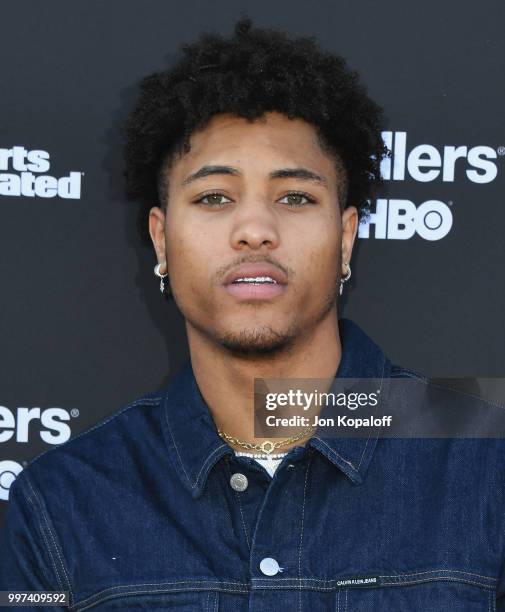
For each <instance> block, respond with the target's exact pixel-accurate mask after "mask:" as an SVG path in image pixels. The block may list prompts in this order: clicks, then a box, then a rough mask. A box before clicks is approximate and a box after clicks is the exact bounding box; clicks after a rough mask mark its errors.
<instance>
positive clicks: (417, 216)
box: [358, 199, 452, 240]
mask: <svg viewBox="0 0 505 612" xmlns="http://www.w3.org/2000/svg"><path fill="white" fill-rule="evenodd" d="M371 225H374V226H375V238H388V239H392V240H407V239H408V238H412V236H413V235H414V234H416V233H417V234H418V235H419V236H420V237H421V238H424V239H425V240H440V239H441V238H443V237H444V236H447V234H448V233H449V230H450V229H451V227H452V212H451V209H450V208H449V207H448V206H447V204H444V202H440V200H428V201H427V202H424V203H423V204H421V205H420V206H417V207H416V205H415V204H414V203H413V202H411V201H410V200H385V199H378V200H377V205H376V208H375V213H372V214H371V215H370V217H369V219H367V221H366V222H364V223H360V226H359V230H358V237H359V238H370V226H371Z"/></svg>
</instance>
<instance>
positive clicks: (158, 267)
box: [154, 264, 168, 293]
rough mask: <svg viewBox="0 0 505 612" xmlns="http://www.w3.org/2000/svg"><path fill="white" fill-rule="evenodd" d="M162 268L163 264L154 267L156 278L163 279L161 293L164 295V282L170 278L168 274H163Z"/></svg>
mask: <svg viewBox="0 0 505 612" xmlns="http://www.w3.org/2000/svg"><path fill="white" fill-rule="evenodd" d="M160 268H161V264H156V265H155V266H154V273H155V274H156V276H157V277H158V278H160V279H161V280H160V291H161V293H164V292H165V281H164V278H165V277H166V276H168V272H166V273H165V274H161V272H160Z"/></svg>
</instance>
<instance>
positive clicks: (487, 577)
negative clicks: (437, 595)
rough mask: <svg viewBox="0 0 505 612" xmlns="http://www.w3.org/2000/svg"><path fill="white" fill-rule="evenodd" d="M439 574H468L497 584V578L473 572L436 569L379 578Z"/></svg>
mask: <svg viewBox="0 0 505 612" xmlns="http://www.w3.org/2000/svg"><path fill="white" fill-rule="evenodd" d="M437 572H451V573H452V574H466V575H467V576H475V577H477V578H485V579H486V580H491V581H492V582H496V581H497V580H496V578H493V577H492V576H483V575H482V574H474V573H473V572H464V571H462V570H455V569H434V570H426V571H425V572H412V573H411V574H389V575H381V576H379V578H402V577H407V576H421V575H423V574H436V573H437Z"/></svg>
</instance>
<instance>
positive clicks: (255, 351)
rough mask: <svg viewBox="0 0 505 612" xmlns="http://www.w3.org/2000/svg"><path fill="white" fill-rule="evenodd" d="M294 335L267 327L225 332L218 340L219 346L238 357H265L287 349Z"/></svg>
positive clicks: (291, 332)
mask: <svg viewBox="0 0 505 612" xmlns="http://www.w3.org/2000/svg"><path fill="white" fill-rule="evenodd" d="M295 337H296V334H295V333H293V330H283V331H276V330H275V329H273V328H272V327H269V326H261V327H255V328H250V329H241V330H239V331H235V332H227V333H225V334H224V335H222V336H220V337H219V338H218V342H219V344H220V345H221V346H222V347H224V348H225V349H227V350H229V351H230V352H232V353H235V354H238V355H251V356H254V355H267V354H273V353H277V352H280V351H283V350H285V349H287V348H288V347H289V346H291V344H292V343H293V341H294V339H295Z"/></svg>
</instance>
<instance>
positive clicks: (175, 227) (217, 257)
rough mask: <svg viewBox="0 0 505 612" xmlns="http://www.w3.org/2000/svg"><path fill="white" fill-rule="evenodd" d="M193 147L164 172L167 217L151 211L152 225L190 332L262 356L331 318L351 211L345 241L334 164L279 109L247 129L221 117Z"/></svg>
mask: <svg viewBox="0 0 505 612" xmlns="http://www.w3.org/2000/svg"><path fill="white" fill-rule="evenodd" d="M190 144H191V151H190V152H189V153H186V154H184V155H182V156H180V157H178V158H177V159H176V160H175V161H174V163H173V164H172V166H171V167H170V169H169V171H168V175H167V178H168V205H167V211H166V215H163V213H162V211H161V210H160V209H159V208H153V209H151V213H150V220H149V223H150V232H151V236H152V238H153V242H154V244H155V248H156V251H157V254H158V260H159V261H160V262H163V261H166V262H167V271H168V275H169V278H170V286H171V289H172V293H173V295H174V299H175V301H176V303H177V305H178V306H179V308H180V310H181V312H182V314H183V315H184V317H185V319H186V323H187V326H188V333H189V334H192V333H198V334H203V335H204V336H205V337H206V338H209V339H212V340H213V341H215V342H217V343H219V344H220V345H222V346H225V347H227V348H229V349H230V350H233V351H238V352H241V353H261V352H271V351H274V350H279V349H280V348H282V347H286V346H288V345H289V344H291V343H292V342H293V341H294V340H296V339H297V338H300V337H302V336H303V335H306V334H310V332H311V330H313V329H314V328H315V326H317V325H318V324H320V323H321V322H322V321H323V320H325V319H326V318H327V317H329V316H335V302H336V296H337V293H338V287H337V278H338V272H339V268H340V265H341V264H340V262H341V250H342V248H343V247H345V248H346V249H347V253H344V257H345V258H346V259H345V261H349V259H350V254H351V253H350V251H351V249H352V242H353V240H354V235H355V232H356V226H357V223H356V219H357V214H356V213H357V211H356V209H355V208H354V209H348V210H346V211H345V213H344V214H345V215H346V217H347V218H350V219H351V224H350V226H349V223H347V225H348V226H349V231H348V232H347V234H348V237H347V241H346V243H345V244H344V245H343V244H342V240H341V238H342V217H341V212H340V207H339V202H338V195H337V191H338V183H337V180H338V179H337V173H336V169H335V160H334V159H333V158H332V157H330V156H329V155H328V154H326V153H325V152H324V151H323V150H322V149H321V147H320V145H319V144H318V141H317V133H316V130H315V128H314V127H312V126H311V125H310V124H308V123H306V122H305V121H303V120H301V119H295V120H290V119H288V118H287V117H285V116H284V115H282V114H279V113H276V112H272V113H267V114H266V115H264V116H263V118H262V119H261V120H257V121H255V122H254V123H248V122H247V121H246V120H245V119H243V118H240V117H237V116H235V115H230V114H221V115H216V116H214V117H213V118H212V119H211V121H210V123H209V124H208V125H207V126H206V127H205V128H204V129H203V130H200V131H198V132H195V133H194V134H193V135H192V136H191V140H190ZM295 171H296V172H295ZM317 177H320V178H319V179H318V178H317ZM353 224H354V225H353ZM164 270H165V268H164V266H162V272H163V271H164Z"/></svg>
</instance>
